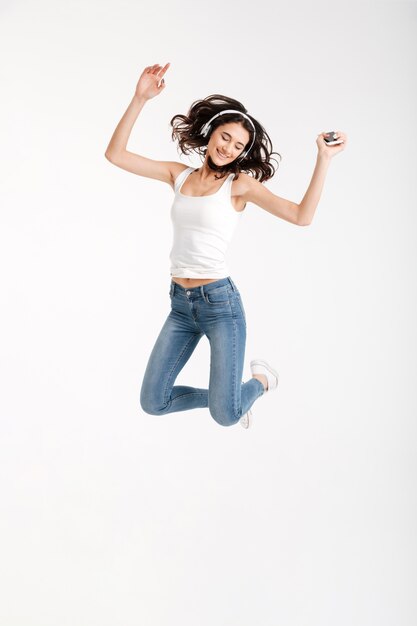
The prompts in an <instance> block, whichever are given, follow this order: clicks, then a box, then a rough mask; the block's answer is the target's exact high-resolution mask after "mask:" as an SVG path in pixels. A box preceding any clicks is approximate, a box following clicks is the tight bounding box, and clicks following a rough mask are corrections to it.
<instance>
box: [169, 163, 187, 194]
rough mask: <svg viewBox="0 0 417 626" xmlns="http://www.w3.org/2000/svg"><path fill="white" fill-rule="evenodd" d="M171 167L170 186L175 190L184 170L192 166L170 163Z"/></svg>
mask: <svg viewBox="0 0 417 626" xmlns="http://www.w3.org/2000/svg"><path fill="white" fill-rule="evenodd" d="M169 163H170V166H171V181H170V185H171V187H172V189H175V180H176V178H178V176H179V175H180V174H181V172H183V171H184V170H186V169H188V168H189V167H190V165H185V163H178V161H170V162H169Z"/></svg>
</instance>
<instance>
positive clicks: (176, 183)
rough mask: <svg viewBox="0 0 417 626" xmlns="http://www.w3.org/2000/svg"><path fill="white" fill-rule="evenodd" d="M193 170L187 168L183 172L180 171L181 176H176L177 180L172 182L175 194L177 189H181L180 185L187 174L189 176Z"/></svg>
mask: <svg viewBox="0 0 417 626" xmlns="http://www.w3.org/2000/svg"><path fill="white" fill-rule="evenodd" d="M193 169H194V168H193V167H187V168H186V169H185V170H182V172H181V174H178V176H177V178H176V179H175V181H174V185H175V192H177V191H178V189H179V188H180V187H181V185H182V183H183V182H184V181H185V179H186V178H187V176H188V174H191V172H192V171H193Z"/></svg>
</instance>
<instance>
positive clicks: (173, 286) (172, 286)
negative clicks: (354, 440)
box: [170, 280, 175, 296]
mask: <svg viewBox="0 0 417 626" xmlns="http://www.w3.org/2000/svg"><path fill="white" fill-rule="evenodd" d="M174 294H175V282H174V281H173V280H171V294H170V295H171V296H174Z"/></svg>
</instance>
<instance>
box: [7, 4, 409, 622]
mask: <svg viewBox="0 0 417 626" xmlns="http://www.w3.org/2000/svg"><path fill="white" fill-rule="evenodd" d="M0 6H1V15H0V17H1V30H0V53H1V58H2V63H1V90H2V95H1V99H0V107H1V126H2V128H1V151H0V161H1V163H0V167H1V198H0V199H1V217H0V219H1V222H0V267H1V279H0V289H1V291H0V294H1V295H0V297H1V308H0V316H1V320H0V323H1V324H0V328H1V331H0V332H1V336H0V345H1V363H0V368H1V369H0V377H1V378H0V380H1V387H2V391H1V397H0V403H1V404H0V409H1V450H0V452H1V454H0V464H1V465H0V482H1V484H0V487H1V492H0V493H1V496H0V507H1V510H0V542H1V545H0V554H1V560H0V563H1V565H0V590H1V591H0V594H1V602H0V623H1V624H2V625H3V624H4V625H5V626H117V625H123V626H133V625H144V626H145V625H146V626H168V625H169V626H173V625H175V626H177V625H178V626H196V625H198V626H253V625H255V624H256V625H259V626H304V625H306V626H307V625H308V626H334V625H335V624H337V625H338V626H352V625H355V626H374V625H375V624H378V626H388V625H389V626H391V625H392V624H395V625H396V626H411V625H414V624H415V615H416V610H417V603H416V595H415V589H416V584H417V577H416V556H417V555H416V552H417V550H416V547H417V546H416V533H415V528H416V523H417V519H416V517H417V516H416V480H415V478H416V397H415V391H414V389H415V381H416V374H417V371H416V370H417V368H416V365H417V364H416V327H415V319H416V314H417V311H416V292H415V287H416V278H417V277H416V254H415V243H416V204H415V199H416V191H417V190H416V174H415V171H416V159H415V146H416V123H415V110H416V84H415V72H416V63H415V53H416V45H415V41H416V26H417V6H416V3H415V2H392V3H379V2H372V3H371V2H362V3H360V4H359V3H358V4H356V5H352V3H346V4H340V3H339V4H338V3H317V2H314V3H306V4H301V3H298V4H292V6H290V3H280V4H276V3H274V4H272V3H269V2H266V1H264V0H260V1H259V2H256V4H255V5H254V4H253V3H252V2H248V1H247V2H237V1H232V2H229V3H227V4H226V3H225V2H219V1H218V0H214V1H213V2H210V3H208V4H207V3H199V2H195V1H193V2H191V1H190V0H185V1H181V2H180V1H178V0H173V1H172V2H170V3H169V4H163V3H162V2H147V3H144V2H134V1H133V0H124V1H120V0H119V1H118V2H116V0H111V1H110V0H104V1H103V0H100V1H99V0H95V1H89V2H88V1H86V0H83V1H81V0H79V1H76V2H52V1H45V0H43V1H42V0H40V1H38V2H36V3H31V2H19V1H18V0H13V2H5V1H3V2H2V3H1V5H0ZM167 61H170V62H171V67H170V69H169V70H168V72H167V74H166V76H165V79H166V88H165V90H164V91H163V92H162V94H161V95H159V96H158V97H156V98H154V99H153V100H151V101H150V102H148V103H147V104H146V106H145V108H144V109H143V111H142V113H141V114H140V116H139V118H138V120H137V122H136V125H135V127H134V129H133V132H132V135H131V137H130V141H129V143H128V149H130V150H131V151H133V152H137V153H140V154H143V155H145V156H148V157H150V158H153V159H161V160H178V161H181V162H184V163H187V164H191V165H194V166H195V167H198V166H199V164H200V160H199V158H198V157H193V158H188V157H183V156H181V157H180V156H179V154H178V152H177V150H176V145H175V144H174V143H173V142H172V139H171V135H170V132H171V130H170V125H169V121H170V119H171V118H172V117H173V115H175V114H177V113H186V112H187V110H188V108H189V106H190V105H191V103H192V102H193V101H195V100H197V99H201V98H204V97H206V96H208V95H209V94H212V93H220V94H225V95H229V96H231V97H234V98H236V99H238V100H239V101H241V102H242V103H243V104H244V106H245V107H246V108H247V109H248V112H249V113H250V114H251V115H253V116H254V117H256V118H257V119H258V120H259V121H260V122H261V123H262V124H263V125H264V127H265V128H266V130H267V132H268V134H269V135H270V137H271V139H272V142H273V148H274V150H275V151H277V152H279V153H280V154H281V155H282V157H283V159H282V162H281V165H280V167H279V170H278V172H277V174H276V175H275V177H274V178H273V179H272V180H270V181H268V182H267V183H266V184H267V186H268V188H269V189H271V190H272V191H273V192H275V193H276V194H278V195H280V196H282V197H285V198H288V199H290V200H292V201H294V202H300V201H301V199H302V197H303V195H304V193H305V191H306V189H307V187H308V184H309V182H310V179H311V175H312V173H313V169H314V165H315V160H316V153H317V146H316V143H315V142H316V138H317V135H318V134H319V133H321V132H323V131H327V130H342V131H343V132H345V133H347V135H348V140H349V144H348V147H347V148H346V150H344V151H343V152H341V153H340V154H338V155H336V156H335V157H334V158H333V160H332V162H331V164H330V167H329V170H328V175H327V178H326V182H325V185H324V189H323V193H322V197H321V200H320V203H319V206H318V208H317V212H316V215H315V217H314V220H313V223H312V224H311V225H310V226H309V227H306V228H301V227H297V226H294V225H292V224H290V223H288V222H285V221H283V220H279V219H277V218H275V217H273V216H272V215H271V214H269V213H267V212H266V211H263V210H262V209H260V208H259V207H257V206H256V205H253V204H250V205H248V207H247V210H246V211H245V214H244V216H243V218H242V221H241V224H240V226H239V229H238V231H237V232H236V234H235V238H234V240H233V243H232V245H231V247H230V251H229V255H228V262H229V266H230V270H231V276H232V277H233V279H234V281H235V283H236V284H237V286H238V287H239V289H240V291H241V295H242V298H243V302H244V306H245V309H246V314H247V322H248V338H247V346H246V356H245V370H244V373H245V377H246V379H248V378H249V377H250V369H249V361H250V360H251V359H252V358H255V357H258V358H264V359H266V360H268V361H269V362H270V363H271V364H273V366H275V367H276V368H277V370H278V371H279V373H280V384H279V389H278V390H277V391H276V392H274V393H273V394H272V393H271V394H270V395H267V396H264V397H262V398H260V399H259V400H258V401H257V402H256V403H255V405H254V406H253V412H254V426H253V428H251V429H250V430H244V429H242V428H241V427H240V426H235V427H230V428H225V427H221V426H219V425H218V424H217V423H216V422H215V421H214V420H213V419H212V418H211V416H210V414H209V412H208V410H206V409H204V410H203V409H199V410H195V411H189V412H182V413H175V414H169V415H167V416H164V417H162V418H159V417H156V416H151V415H148V414H145V413H144V412H143V411H142V409H141V408H140V404H139V392H140V385H141V382H142V376H143V373H144V369H145V366H146V363H147V359H148V357H149V354H150V350H151V348H152V346H153V344H154V341H155V340H156V337H157V335H158V333H159V330H160V328H161V326H162V324H163V322H164V320H165V318H166V316H167V314H168V312H169V308H170V303H169V296H168V291H169V283H170V276H169V259H168V255H169V251H170V246H171V237H172V231H171V222H170V218H169V211H170V206H171V203H172V200H173V192H172V189H171V188H170V187H169V186H168V185H164V184H163V183H161V182H159V181H156V180H152V179H146V178H141V177H138V176H135V175H133V174H130V173H128V172H126V171H124V170H121V169H119V168H117V167H115V166H114V165H112V164H111V163H109V162H108V161H107V160H106V159H105V157H104V152H105V150H106V147H107V145H108V142H109V141H110V138H111V135H112V133H113V131H114V129H115V127H116V125H117V123H118V122H119V120H120V118H121V117H122V115H123V113H124V112H125V110H126V108H127V106H128V104H129V102H130V100H131V98H132V96H133V93H134V89H135V86H136V83H137V80H138V79H139V76H140V74H141V72H142V71H143V69H144V67H145V66H147V65H152V64H154V63H160V64H162V65H164V64H165V63H166V62H167ZM209 356H210V355H209V344H208V341H207V339H206V338H203V339H202V340H201V342H200V344H199V345H198V347H197V349H196V351H195V353H194V354H193V356H192V358H191V360H190V361H189V362H188V363H187V365H186V366H185V368H184V369H183V370H182V372H181V373H180V375H179V377H178V379H177V382H178V384H195V385H197V386H200V387H201V386H207V383H208V373H209Z"/></svg>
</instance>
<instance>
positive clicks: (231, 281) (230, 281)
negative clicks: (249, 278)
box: [227, 276, 236, 291]
mask: <svg viewBox="0 0 417 626" xmlns="http://www.w3.org/2000/svg"><path fill="white" fill-rule="evenodd" d="M227 280H228V281H229V283H230V284H231V285H232V289H233V291H236V286H235V283H234V282H233V280H232V279H231V278H230V276H228V277H227Z"/></svg>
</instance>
